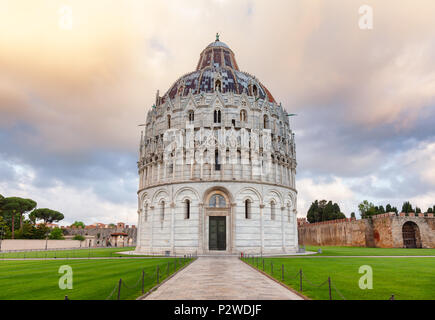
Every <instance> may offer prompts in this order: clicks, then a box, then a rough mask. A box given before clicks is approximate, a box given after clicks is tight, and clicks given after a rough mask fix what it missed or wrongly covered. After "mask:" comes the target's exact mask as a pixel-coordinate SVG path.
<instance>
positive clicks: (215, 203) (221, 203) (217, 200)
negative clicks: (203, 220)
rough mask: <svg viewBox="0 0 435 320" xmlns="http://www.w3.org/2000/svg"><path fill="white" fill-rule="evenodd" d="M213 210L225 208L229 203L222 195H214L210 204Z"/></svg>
mask: <svg viewBox="0 0 435 320" xmlns="http://www.w3.org/2000/svg"><path fill="white" fill-rule="evenodd" d="M208 205H209V206H210V207H212V208H224V207H226V205H227V202H226V201H225V197H224V196H223V195H220V194H214V195H212V196H211V198H210V201H209V204H208Z"/></svg>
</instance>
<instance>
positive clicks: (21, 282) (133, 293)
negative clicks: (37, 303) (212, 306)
mask: <svg viewBox="0 0 435 320" xmlns="http://www.w3.org/2000/svg"><path fill="white" fill-rule="evenodd" d="M180 261H181V263H182V261H183V259H178V260H177V270H178V269H179V268H180V265H181V264H180ZM187 261H188V260H187V259H186V263H187ZM174 262H175V259H173V258H150V259H123V260H119V259H114V260H111V259H107V260H38V261H36V260H33V261H32V260H30V261H22V260H20V261H0V288H1V290H0V300H58V299H64V297H65V295H68V297H69V298H70V299H71V300H104V299H106V298H108V296H109V295H110V294H111V293H112V292H113V295H112V297H111V299H112V300H113V299H116V298H117V287H118V282H119V279H120V278H122V280H123V283H124V284H125V285H123V286H122V287H121V299H122V300H126V299H135V298H137V297H138V296H140V295H141V279H142V270H144V271H145V274H146V276H145V282H144V283H145V286H144V287H145V292H146V291H148V290H149V289H151V288H152V287H153V286H155V285H156V282H157V280H156V278H157V277H156V270H157V266H159V270H160V272H159V274H160V281H161V280H163V279H165V278H166V277H167V275H168V263H169V274H172V273H173V272H174V267H175V263H174ZM62 265H69V266H71V268H72V271H73V289H71V290H68V289H66V290H61V289H60V288H59V284H58V283H59V279H60V277H61V276H62V275H63V274H60V273H58V270H59V267H60V266H62ZM115 288H116V289H115Z"/></svg>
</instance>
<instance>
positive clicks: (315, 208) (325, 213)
mask: <svg viewBox="0 0 435 320" xmlns="http://www.w3.org/2000/svg"><path fill="white" fill-rule="evenodd" d="M345 217H346V216H345V215H344V213H342V212H341V210H340V206H339V205H338V204H337V203H332V201H327V200H321V201H318V200H316V201H314V202H313V203H312V204H311V206H310V208H309V209H308V212H307V220H308V221H309V222H310V223H314V222H319V221H327V220H335V219H343V218H345Z"/></svg>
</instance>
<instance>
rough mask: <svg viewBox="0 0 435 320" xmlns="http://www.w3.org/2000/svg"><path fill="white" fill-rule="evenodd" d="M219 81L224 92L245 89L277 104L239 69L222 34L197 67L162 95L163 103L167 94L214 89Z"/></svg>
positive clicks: (170, 96) (203, 53)
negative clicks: (221, 39)
mask: <svg viewBox="0 0 435 320" xmlns="http://www.w3.org/2000/svg"><path fill="white" fill-rule="evenodd" d="M217 81H219V84H220V85H219V90H220V91H221V92H222V93H226V92H231V91H232V92H234V93H237V94H241V93H243V92H246V94H247V95H255V96H257V97H258V98H260V99H267V100H268V101H270V102H274V103H275V99H274V98H273V96H272V94H271V93H270V92H269V90H267V88H266V87H265V86H264V85H263V84H262V83H261V82H260V81H259V80H258V79H257V78H256V77H254V76H252V75H250V74H248V73H246V72H241V71H240V70H239V66H238V65H237V62H236V58H235V55H234V52H233V51H232V50H231V49H230V47H229V46H228V45H227V44H225V43H224V42H222V41H220V40H219V35H216V41H214V42H212V43H210V44H209V45H208V46H207V47H206V48H205V49H204V50H203V51H202V52H201V54H200V57H199V61H198V65H197V67H196V70H195V71H193V72H191V73H188V74H186V75H184V76H182V77H181V78H180V79H178V80H177V81H176V82H175V83H174V84H173V85H172V87H171V88H170V89H169V90H168V91H167V92H166V94H165V95H164V96H163V100H162V102H164V101H165V100H166V98H167V97H169V98H170V99H173V98H174V97H175V96H176V94H177V92H178V93H179V94H180V95H181V96H186V95H188V94H189V91H190V90H192V93H193V94H198V93H201V92H214V91H215V86H216V83H217Z"/></svg>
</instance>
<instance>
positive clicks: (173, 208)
mask: <svg viewBox="0 0 435 320" xmlns="http://www.w3.org/2000/svg"><path fill="white" fill-rule="evenodd" d="M174 233H175V202H171V242H170V243H171V253H172V254H175V239H174Z"/></svg>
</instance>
